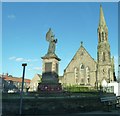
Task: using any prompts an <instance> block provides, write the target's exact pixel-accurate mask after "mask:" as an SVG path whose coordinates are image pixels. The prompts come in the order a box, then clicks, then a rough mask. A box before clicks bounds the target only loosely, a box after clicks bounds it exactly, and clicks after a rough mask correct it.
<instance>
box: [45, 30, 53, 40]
mask: <svg viewBox="0 0 120 116" xmlns="http://www.w3.org/2000/svg"><path fill="white" fill-rule="evenodd" d="M46 40H47V41H49V42H50V41H51V40H52V31H51V29H49V31H48V32H47V33H46Z"/></svg>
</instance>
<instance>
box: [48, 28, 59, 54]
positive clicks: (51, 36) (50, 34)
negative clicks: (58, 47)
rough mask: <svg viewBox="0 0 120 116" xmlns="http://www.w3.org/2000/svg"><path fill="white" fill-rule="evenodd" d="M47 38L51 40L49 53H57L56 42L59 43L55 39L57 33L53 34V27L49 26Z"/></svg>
mask: <svg viewBox="0 0 120 116" xmlns="http://www.w3.org/2000/svg"><path fill="white" fill-rule="evenodd" d="M46 40H47V41H48V42H49V48H48V53H47V54H55V44H56V43H57V39H55V35H53V32H52V30H51V28H49V30H48V32H47V33H46Z"/></svg>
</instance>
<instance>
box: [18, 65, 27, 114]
mask: <svg viewBox="0 0 120 116" xmlns="http://www.w3.org/2000/svg"><path fill="white" fill-rule="evenodd" d="M22 66H23V76H22V89H21V92H20V112H19V113H20V115H21V114H22V98H23V87H24V75H25V66H27V63H23V64H22Z"/></svg>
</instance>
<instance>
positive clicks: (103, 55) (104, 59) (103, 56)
mask: <svg viewBox="0 0 120 116" xmlns="http://www.w3.org/2000/svg"><path fill="white" fill-rule="evenodd" d="M103 61H105V52H103Z"/></svg>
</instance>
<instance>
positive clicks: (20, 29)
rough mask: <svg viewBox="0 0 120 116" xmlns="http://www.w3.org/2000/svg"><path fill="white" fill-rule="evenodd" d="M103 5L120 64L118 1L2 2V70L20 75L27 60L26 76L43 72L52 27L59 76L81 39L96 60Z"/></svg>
mask: <svg viewBox="0 0 120 116" xmlns="http://www.w3.org/2000/svg"><path fill="white" fill-rule="evenodd" d="M100 4H102V7H103V11H104V16H105V20H106V23H107V26H108V37H109V38H108V39H109V43H110V47H111V55H112V56H114V57H115V64H116V67H117V65H118V63H117V57H118V3H115V2H113V3H109V2H107V3H100V2H92V3H89V2H85V3H84V2H79V3H70V2H68V3H67V2H63V3H62V2H61V3H58V2H57V3H55V2H51V3H49V2H46V3H44V2H35V3H34V2H31V3H30V2H18V3H13V2H11V3H3V4H2V52H3V55H2V56H3V57H2V60H3V61H2V63H3V64H2V73H9V74H10V75H13V76H16V77H21V76H22V66H21V65H22V63H23V62H27V67H26V74H25V76H26V78H30V79H31V78H33V76H34V75H35V74H36V73H39V74H42V60H41V57H42V56H44V55H45V54H46V53H47V50H48V45H49V43H48V42H47V41H46V39H45V35H46V32H47V31H48V29H49V28H50V27H51V28H52V30H53V33H54V34H55V36H56V38H57V39H58V43H57V45H56V54H57V55H58V57H59V58H60V59H61V61H60V65H59V75H62V74H63V70H64V69H65V68H66V67H67V65H68V63H69V62H70V60H71V59H72V58H73V56H74V55H75V53H76V51H77V50H78V49H79V47H80V42H81V41H83V45H84V47H85V48H86V50H87V51H88V52H89V54H90V55H91V56H92V57H93V58H94V59H95V60H96V59H97V45H98V38H97V28H98V23H99V12H100V11H99V10H100ZM116 69H117V68H116Z"/></svg>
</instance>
